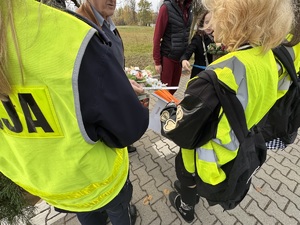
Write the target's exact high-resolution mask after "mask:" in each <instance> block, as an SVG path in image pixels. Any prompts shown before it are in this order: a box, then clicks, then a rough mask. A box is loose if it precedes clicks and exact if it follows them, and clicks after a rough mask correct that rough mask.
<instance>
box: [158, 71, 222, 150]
mask: <svg viewBox="0 0 300 225" xmlns="http://www.w3.org/2000/svg"><path fill="white" fill-rule="evenodd" d="M219 112H220V103H219V100H218V97H217V96H216V93H215V91H214V87H213V86H212V85H211V84H210V83H208V81H206V80H205V79H202V78H201V75H200V76H199V77H197V79H193V80H191V81H190V83H189V84H188V87H187V90H186V91H185V96H184V99H183V100H182V101H181V102H180V104H179V105H178V106H176V105H175V104H172V103H171V104H168V105H167V106H166V107H165V108H164V109H163V110H162V112H161V124H162V135H163V136H165V137H167V138H168V139H170V140H172V141H173V142H174V143H175V144H177V145H178V146H180V147H182V148H187V149H194V148H197V147H200V146H202V145H203V144H205V143H206V142H208V141H209V140H211V139H212V138H213V137H215V135H216V129H217V125H218V122H219Z"/></svg>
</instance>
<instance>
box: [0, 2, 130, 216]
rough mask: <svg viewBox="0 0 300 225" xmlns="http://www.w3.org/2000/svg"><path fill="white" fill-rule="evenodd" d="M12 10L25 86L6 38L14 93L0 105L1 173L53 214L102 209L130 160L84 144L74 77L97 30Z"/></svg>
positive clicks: (33, 5)
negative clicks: (54, 211)
mask: <svg viewBox="0 0 300 225" xmlns="http://www.w3.org/2000/svg"><path fill="white" fill-rule="evenodd" d="M12 3H13V4H16V5H15V6H16V7H14V9H15V11H14V19H15V25H16V33H17V40H18V44H19V48H20V54H21V58H22V61H23V65H24V67H23V78H24V82H23V81H22V76H21V69H20V66H19V61H18V58H17V54H16V49H15V46H14V44H13V41H12V33H11V32H9V33H8V34H7V37H8V42H9V52H8V55H9V60H8V68H7V71H8V76H9V78H10V79H9V80H10V82H11V84H12V88H13V93H12V94H11V95H10V96H9V101H7V102H0V146H1V148H0V171H1V172H2V173H3V174H4V175H6V176H7V177H9V178H10V179H12V180H13V181H14V182H15V183H17V184H18V185H20V186H21V187H23V188H24V189H25V190H27V191H29V192H31V193H32V194H34V195H37V196H40V197H41V198H42V199H44V200H45V201H47V202H48V203H49V204H51V205H53V206H56V207H58V208H61V209H65V210H70V211H90V210H95V209H97V208H100V207H103V206H104V205H106V204H107V203H109V202H110V201H111V200H112V199H113V198H114V197H115V196H116V195H117V194H118V193H119V192H120V190H121V189H122V187H123V186H124V184H125V182H126V179H127V176H128V166H129V160H128V152H127V150H126V149H112V148H109V147H108V146H106V145H105V144H104V143H102V142H97V143H94V142H92V141H87V138H86V136H87V135H86V133H84V129H83V127H82V122H81V123H80V122H79V121H81V120H82V119H81V114H80V107H79V100H78V93H77V87H76V85H77V78H78V71H79V66H80V62H81V59H82V56H83V53H84V51H85V48H86V46H87V44H88V42H89V41H90V39H91V37H92V36H93V35H94V34H95V32H96V31H95V29H93V28H91V27H90V26H88V25H87V24H85V23H84V22H82V21H80V20H78V19H76V18H75V17H73V16H71V15H68V14H67V13H64V12H61V11H58V10H56V9H53V8H51V7H48V6H45V5H43V4H40V3H38V2H36V1H34V0H19V1H18V0H15V1H12ZM0 7H1V2H0ZM9 31H11V30H10V29H9ZM54 31H55V32H54ZM58 56H59V57H58Z"/></svg>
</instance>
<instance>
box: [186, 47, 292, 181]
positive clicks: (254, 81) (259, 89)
mask: <svg viewBox="0 0 300 225" xmlns="http://www.w3.org/2000/svg"><path fill="white" fill-rule="evenodd" d="M260 52H261V48H260V47H255V48H250V49H244V50H240V51H236V52H232V53H229V54H227V55H225V56H223V57H221V58H219V59H218V60H216V61H214V62H213V63H212V64H211V65H210V66H209V67H208V69H209V70H214V71H215V73H216V74H217V77H218V79H219V80H220V81H221V82H223V83H224V84H226V85H227V86H228V87H229V88H231V89H232V90H234V91H235V92H236V94H237V98H238V99H239V101H240V102H241V104H242V106H243V108H244V110H245V116H246V122H247V126H248V128H251V127H252V126H253V125H255V124H257V123H258V122H259V121H260V120H261V119H262V118H263V117H264V115H265V114H266V113H267V112H268V111H269V109H270V108H271V107H272V106H273V104H274V103H275V102H276V100H277V99H278V98H279V97H280V95H281V94H279V91H278V83H279V76H278V67H277V64H276V61H275V58H274V55H273V53H272V51H269V52H267V53H266V54H264V55H262V54H260ZM200 76H201V75H200ZM285 82H286V83H287V85H283V86H285V87H286V88H285V90H281V92H283V93H286V91H287V89H288V86H289V84H290V80H285ZM221 113H222V108H221V110H220V115H221ZM195 126H196V125H195ZM238 148H239V142H238V140H237V137H236V136H235V134H234V132H233V130H232V129H231V127H230V125H229V123H228V120H227V118H226V116H225V114H224V115H223V116H221V119H220V121H219V123H218V126H217V133H216V137H215V138H214V139H212V140H210V141H208V142H207V143H206V144H205V145H203V146H201V147H199V148H197V149H196V150H195V151H196V156H195V155H194V151H191V150H188V149H182V157H183V162H184V166H185V168H186V169H187V171H188V172H190V173H194V172H195V168H197V174H198V175H199V177H200V178H201V179H202V181H203V182H205V183H208V184H212V185H216V184H219V183H221V182H222V181H224V180H225V179H226V175H225V173H224V171H223V170H222V168H221V166H222V165H224V164H226V163H227V162H229V161H231V160H233V159H234V158H235V157H236V155H237V151H238ZM195 157H196V160H194V158H195ZM195 161H196V165H195V163H194V162H195Z"/></svg>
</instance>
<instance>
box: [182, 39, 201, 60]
mask: <svg viewBox="0 0 300 225" xmlns="http://www.w3.org/2000/svg"><path fill="white" fill-rule="evenodd" d="M199 42H200V43H201V38H200V36H199V35H198V34H195V35H194V36H193V38H192V40H191V43H190V44H189V45H188V47H187V49H186V50H185V52H184V54H183V55H182V57H181V59H180V62H181V61H182V60H190V58H191V57H192V55H193V54H194V53H195V52H196V49H197V46H198V45H199ZM201 44H202V43H201Z"/></svg>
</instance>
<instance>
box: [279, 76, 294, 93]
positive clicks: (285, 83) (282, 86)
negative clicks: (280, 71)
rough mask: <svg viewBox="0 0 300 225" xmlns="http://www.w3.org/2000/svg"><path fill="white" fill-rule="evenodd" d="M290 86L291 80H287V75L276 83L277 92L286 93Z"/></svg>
mask: <svg viewBox="0 0 300 225" xmlns="http://www.w3.org/2000/svg"><path fill="white" fill-rule="evenodd" d="M290 85H291V79H290V78H289V75H288V74H286V75H285V76H284V78H282V79H281V80H280V81H279V82H278V90H279V91H287V90H288V89H289V87H290Z"/></svg>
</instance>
